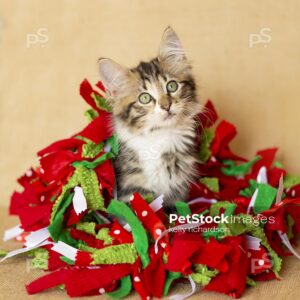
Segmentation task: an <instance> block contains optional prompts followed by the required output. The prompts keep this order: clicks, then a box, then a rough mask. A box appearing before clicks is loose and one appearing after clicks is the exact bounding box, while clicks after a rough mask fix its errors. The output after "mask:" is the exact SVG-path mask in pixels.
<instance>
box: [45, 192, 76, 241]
mask: <svg viewBox="0 0 300 300" xmlns="http://www.w3.org/2000/svg"><path fill="white" fill-rule="evenodd" d="M72 199H73V194H69V195H65V198H64V199H63V200H62V202H61V204H60V207H59V209H58V210H57V212H56V214H55V216H54V218H53V220H52V222H51V224H50V225H49V227H48V230H49V232H50V236H51V238H52V239H53V241H55V242H57V241H58V239H59V236H60V234H61V232H62V227H63V220H64V213H65V211H66V210H67V208H68V207H69V205H70V204H71V203H72Z"/></svg>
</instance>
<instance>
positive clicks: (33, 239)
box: [24, 227, 50, 247]
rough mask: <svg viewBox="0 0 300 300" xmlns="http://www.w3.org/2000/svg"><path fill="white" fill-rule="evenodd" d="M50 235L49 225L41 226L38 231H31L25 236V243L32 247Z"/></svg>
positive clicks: (26, 245)
mask: <svg viewBox="0 0 300 300" xmlns="http://www.w3.org/2000/svg"><path fill="white" fill-rule="evenodd" d="M49 237H50V233H49V230H48V227H44V228H41V229H39V230H37V231H33V232H31V233H30V234H29V235H28V236H26V237H25V240H26V242H25V243H24V245H25V247H32V246H35V245H38V244H40V243H41V242H43V241H44V240H46V239H48V238H49Z"/></svg>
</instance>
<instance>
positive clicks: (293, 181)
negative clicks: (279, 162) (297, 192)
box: [283, 174, 300, 189]
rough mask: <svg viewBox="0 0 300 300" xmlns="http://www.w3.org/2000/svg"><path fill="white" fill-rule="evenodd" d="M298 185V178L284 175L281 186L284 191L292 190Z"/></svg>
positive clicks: (299, 180)
mask: <svg viewBox="0 0 300 300" xmlns="http://www.w3.org/2000/svg"><path fill="white" fill-rule="evenodd" d="M298 184H300V176H297V175H292V174H286V175H285V176H284V179H283V186H284V188H285V189H289V188H292V187H293V186H295V185H298Z"/></svg>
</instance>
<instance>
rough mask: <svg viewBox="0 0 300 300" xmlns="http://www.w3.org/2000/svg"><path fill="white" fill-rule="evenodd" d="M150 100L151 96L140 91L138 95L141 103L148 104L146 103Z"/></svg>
mask: <svg viewBox="0 0 300 300" xmlns="http://www.w3.org/2000/svg"><path fill="white" fill-rule="evenodd" d="M151 100H152V97H151V95H150V94H148V93H142V94H140V95H139V101H140V102H141V103H142V104H148V103H150V101H151Z"/></svg>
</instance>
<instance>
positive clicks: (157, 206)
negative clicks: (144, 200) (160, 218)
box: [149, 195, 164, 212]
mask: <svg viewBox="0 0 300 300" xmlns="http://www.w3.org/2000/svg"><path fill="white" fill-rule="evenodd" d="M163 202H164V195H160V196H158V197H157V198H156V199H155V200H153V201H152V202H151V203H150V204H149V206H150V207H151V209H152V210H153V211H154V212H157V211H158V210H160V209H161V208H162V207H163V206H162V205H163Z"/></svg>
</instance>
